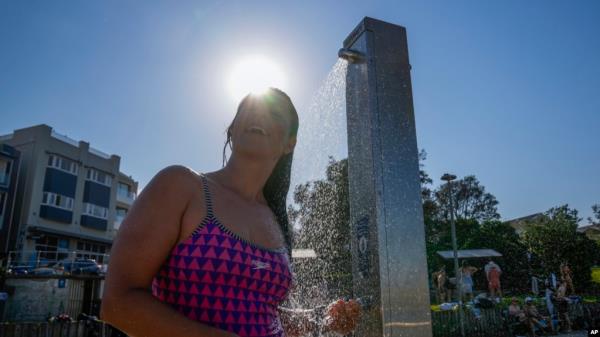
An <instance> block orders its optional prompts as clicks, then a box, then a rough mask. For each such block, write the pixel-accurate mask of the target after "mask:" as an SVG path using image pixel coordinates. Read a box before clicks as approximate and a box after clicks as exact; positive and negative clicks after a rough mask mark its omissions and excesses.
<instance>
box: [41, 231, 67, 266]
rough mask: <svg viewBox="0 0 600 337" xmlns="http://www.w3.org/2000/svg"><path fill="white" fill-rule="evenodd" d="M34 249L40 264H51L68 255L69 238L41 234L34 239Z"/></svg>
mask: <svg viewBox="0 0 600 337" xmlns="http://www.w3.org/2000/svg"><path fill="white" fill-rule="evenodd" d="M35 250H36V251H37V256H38V257H39V259H40V261H39V264H40V266H44V265H52V264H54V263H55V262H57V261H60V260H64V259H66V258H68V257H69V239H64V238H58V237H56V236H51V235H46V234H41V236H40V237H39V238H37V239H36V240H35Z"/></svg>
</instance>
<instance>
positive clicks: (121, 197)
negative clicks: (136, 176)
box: [117, 191, 135, 205]
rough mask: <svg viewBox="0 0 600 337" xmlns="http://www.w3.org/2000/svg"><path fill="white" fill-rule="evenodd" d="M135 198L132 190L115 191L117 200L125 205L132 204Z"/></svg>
mask: <svg viewBox="0 0 600 337" xmlns="http://www.w3.org/2000/svg"><path fill="white" fill-rule="evenodd" d="M134 200H135V194H134V193H132V192H121V191H119V192H117V201H118V202H122V203H124V204H127V205H132V204H133V201H134Z"/></svg>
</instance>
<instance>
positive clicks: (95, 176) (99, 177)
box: [86, 168, 112, 187]
mask: <svg viewBox="0 0 600 337" xmlns="http://www.w3.org/2000/svg"><path fill="white" fill-rule="evenodd" d="M86 179H87V180H90V181H94V182H97V183H98V184H102V185H105V186H108V187H111V184H112V178H111V176H110V175H108V174H106V173H104V172H102V171H98V170H95V169H93V168H89V169H88V171H87V176H86Z"/></svg>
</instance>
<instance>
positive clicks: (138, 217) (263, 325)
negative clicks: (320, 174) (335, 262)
mask: <svg viewBox="0 0 600 337" xmlns="http://www.w3.org/2000/svg"><path fill="white" fill-rule="evenodd" d="M297 131H298V115H297V113H296V109H295V108H294V105H293V104H292V101H291V100H290V98H289V97H288V96H287V95H286V94H285V93H284V92H282V91H280V90H278V89H274V88H270V89H269V90H268V91H267V92H266V93H264V94H260V95H256V94H250V95H248V96H246V97H245V98H244V99H243V100H242V101H241V103H240V104H239V106H238V110H237V114H236V116H235V118H234V120H233V122H232V123H231V125H230V126H229V128H228V129H227V141H226V143H225V147H227V145H229V147H230V149H231V151H232V154H231V158H230V159H229V160H228V161H227V162H226V164H225V148H224V149H223V161H224V167H223V168H222V169H220V170H218V171H214V172H210V173H206V174H197V173H195V172H194V171H192V170H191V169H188V168H186V167H183V166H169V167H167V168H165V169H163V170H161V171H160V172H159V173H158V174H156V176H154V178H153V179H152V180H151V181H150V183H149V184H148V185H147V186H146V187H145V188H144V189H143V191H142V192H141V194H140V195H139V197H138V198H137V199H136V201H135V202H134V204H133V206H132V208H131V210H130V211H129V214H128V216H127V217H126V219H125V220H124V221H123V223H122V225H121V227H120V229H119V232H118V234H117V237H116V238H115V241H114V243H113V246H112V252H111V260H110V264H109V268H108V272H107V275H106V283H105V289H104V295H103V298H102V306H101V314H100V316H101V319H103V320H104V321H106V322H108V323H109V324H111V325H114V326H115V327H117V328H119V329H120V330H122V331H123V332H125V333H127V334H129V335H132V336H144V337H153V336H157V337H158V336H160V337H162V336H169V337H183V336H185V337H193V336H198V337H200V336H207V337H208V336H211V337H236V336H240V337H245V336H259V337H262V336H265V337H266V336H277V337H282V336H292V337H293V336H300V335H302V334H305V333H308V332H311V331H317V329H319V330H323V329H324V330H326V331H333V332H337V333H340V334H347V333H349V332H351V331H352V330H354V328H355V326H356V324H357V321H358V317H359V315H360V307H359V304H358V303H357V301H354V300H350V301H343V300H338V301H336V302H333V303H331V304H330V305H329V307H328V310H326V311H325V315H327V316H326V317H327V319H326V320H324V322H325V323H324V325H325V326H324V327H323V326H321V327H318V326H316V324H315V323H314V321H315V317H311V316H314V314H313V315H309V314H306V310H291V309H285V308H282V307H280V304H281V303H282V302H283V301H284V300H285V299H286V298H287V295H288V293H289V291H290V288H291V286H292V284H293V280H292V272H291V269H290V254H291V243H292V230H291V228H289V223H288V218H287V210H286V196H287V192H288V189H289V185H290V173H291V165H292V157H293V151H294V147H295V145H296V134H297Z"/></svg>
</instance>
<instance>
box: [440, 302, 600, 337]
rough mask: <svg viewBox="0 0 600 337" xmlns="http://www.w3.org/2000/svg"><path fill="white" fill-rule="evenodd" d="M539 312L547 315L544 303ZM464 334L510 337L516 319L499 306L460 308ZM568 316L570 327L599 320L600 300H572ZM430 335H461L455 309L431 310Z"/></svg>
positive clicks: (597, 322)
mask: <svg viewBox="0 0 600 337" xmlns="http://www.w3.org/2000/svg"><path fill="white" fill-rule="evenodd" d="M538 309H539V312H540V313H541V314H542V315H548V312H547V310H546V309H545V306H541V307H538ZM463 312H464V329H465V336H470V337H509V336H513V335H514V333H513V330H514V328H515V325H518V323H515V321H513V320H511V319H508V318H507V317H505V316H506V313H505V314H504V315H503V310H502V309H500V308H492V309H479V311H478V312H476V311H473V310H471V309H463ZM569 317H570V319H571V322H572V324H573V328H575V329H581V328H584V327H585V326H586V324H591V326H595V325H594V324H599V323H600V303H586V304H584V303H574V304H571V305H569ZM431 323H432V329H433V336H435V337H458V336H461V331H460V320H459V311H458V310H448V311H433V312H432V313H431Z"/></svg>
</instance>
